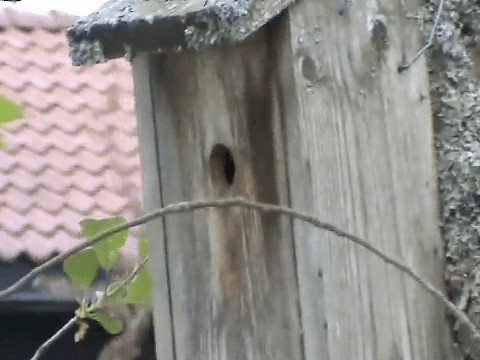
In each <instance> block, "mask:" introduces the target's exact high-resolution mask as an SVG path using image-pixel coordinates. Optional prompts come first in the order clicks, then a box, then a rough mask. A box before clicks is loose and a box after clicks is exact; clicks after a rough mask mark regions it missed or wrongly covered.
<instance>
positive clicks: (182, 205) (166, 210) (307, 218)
mask: <svg viewBox="0 0 480 360" xmlns="http://www.w3.org/2000/svg"><path fill="white" fill-rule="evenodd" d="M233 206H242V207H247V208H252V209H256V210H259V211H263V212H271V213H278V214H283V215H287V216H289V217H291V218H295V219H298V220H301V221H304V222H306V223H309V224H311V225H313V226H315V227H317V228H319V229H323V230H326V231H329V232H332V233H334V234H335V235H337V236H339V237H342V238H345V239H347V240H349V241H351V242H353V243H355V244H357V245H358V246H360V247H362V248H364V249H366V250H368V251H369V252H371V253H373V254H374V255H376V256H378V257H379V258H380V259H382V260H383V261H384V262H385V263H387V264H389V265H392V266H393V267H394V268H396V269H397V270H399V271H400V272H402V273H404V274H405V275H407V276H408V277H409V278H411V279H412V280H414V281H415V282H416V283H417V284H419V285H420V286H421V287H422V288H423V289H424V290H426V291H427V292H428V293H430V294H431V295H433V296H434V297H435V298H436V299H438V300H439V301H440V302H441V303H442V304H443V305H444V306H445V307H446V308H447V309H448V310H449V311H450V312H451V313H452V314H453V315H454V316H455V317H457V318H458V320H459V321H460V322H461V323H463V324H464V325H466V326H467V327H468V328H469V329H470V331H471V332H472V334H473V335H474V337H475V338H477V339H480V332H479V330H478V329H477V328H476V327H475V325H474V324H473V322H472V321H471V320H470V319H469V318H468V316H467V315H466V314H465V313H464V312H463V311H462V310H460V309H459V308H458V307H457V306H456V305H455V304H454V303H453V302H451V301H450V300H449V299H448V298H447V297H446V296H445V295H444V294H443V293H442V291H441V290H439V289H437V288H436V287H435V286H433V285H432V284H431V283H430V282H428V281H427V280H424V279H423V278H422V277H421V276H420V275H419V274H417V272H416V271H415V270H413V269H412V268H411V267H409V266H407V265H404V264H402V263H401V262H399V261H398V260H396V259H394V258H393V257H391V256H390V255H387V254H384V253H383V252H382V251H381V250H379V249H377V248H376V247H375V246H373V245H372V244H370V243H368V242H367V241H366V240H364V239H362V238H360V237H358V236H356V235H353V234H350V233H348V232H346V231H344V230H342V229H340V228H338V227H336V226H335V225H332V224H330V223H327V222H324V221H321V220H319V219H317V218H315V217H314V216H311V215H309V214H306V213H303V212H300V211H297V210H294V209H291V208H289V207H285V206H280V205H272V204H265V203H260V202H256V201H251V200H245V199H242V198H233V199H217V200H196V201H187V202H179V203H175V204H171V205H167V206H165V207H163V208H160V209H157V210H155V211H152V212H150V213H148V214H146V215H144V216H141V217H139V218H137V219H135V220H133V221H131V222H128V223H126V224H122V225H118V226H114V227H112V228H110V229H108V230H106V231H104V232H102V233H100V234H98V235H97V236H95V237H94V238H93V239H91V241H89V242H85V243H82V244H80V245H77V246H76V247H75V248H73V249H71V250H70V251H67V252H66V253H64V254H61V255H58V256H56V257H54V258H52V259H50V260H49V261H47V262H46V263H44V264H43V265H40V266H38V267H36V268H35V269H33V270H32V271H30V272H29V273H28V274H27V275H25V276H24V277H22V278H21V279H20V280H19V281H17V282H16V283H15V284H13V285H12V286H10V287H9V288H7V289H6V290H4V291H2V292H0V298H2V297H6V296H9V295H10V294H13V293H14V292H16V291H18V290H19V289H20V288H22V287H23V286H25V284H27V283H28V282H29V281H30V280H32V279H34V278H35V277H36V276H37V275H38V274H40V273H41V272H42V271H45V270H46V269H48V268H49V267H51V266H53V265H56V264H58V263H60V262H62V261H63V260H65V259H66V258H67V257H68V256H70V255H72V254H74V253H76V252H78V251H80V250H83V249H84V248H86V247H88V246H92V245H94V244H96V243H98V242H99V241H101V240H103V239H105V238H108V237H109V236H111V235H113V234H115V233H117V232H119V231H122V230H126V229H128V228H131V227H134V226H139V225H142V224H145V223H147V222H149V221H151V220H153V219H156V218H160V217H164V216H165V215H167V214H174V213H183V212H188V211H194V210H198V209H203V208H213V207H214V208H222V207H223V208H225V207H233Z"/></svg>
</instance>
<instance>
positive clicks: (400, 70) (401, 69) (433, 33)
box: [398, 0, 444, 73]
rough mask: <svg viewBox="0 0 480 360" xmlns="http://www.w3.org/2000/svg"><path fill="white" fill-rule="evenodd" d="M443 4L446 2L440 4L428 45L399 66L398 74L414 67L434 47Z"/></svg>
mask: <svg viewBox="0 0 480 360" xmlns="http://www.w3.org/2000/svg"><path fill="white" fill-rule="evenodd" d="M443 2H444V0H440V2H439V3H438V9H437V13H436V14H435V20H434V21H433V27H432V31H430V36H429V37H428V41H427V43H426V44H425V46H424V47H422V48H421V49H420V50H418V52H417V53H416V54H415V56H414V57H413V58H412V59H411V60H410V61H409V62H407V63H404V64H401V65H399V66H398V72H399V73H401V72H404V71H405V70H407V69H408V68H409V67H410V66H412V64H413V63H414V62H415V61H417V59H418V58H419V57H420V56H422V55H423V53H424V52H425V51H427V50H428V49H429V48H431V47H432V45H433V37H434V36H435V31H436V30H437V26H438V22H439V21H440V15H441V14H442V11H443Z"/></svg>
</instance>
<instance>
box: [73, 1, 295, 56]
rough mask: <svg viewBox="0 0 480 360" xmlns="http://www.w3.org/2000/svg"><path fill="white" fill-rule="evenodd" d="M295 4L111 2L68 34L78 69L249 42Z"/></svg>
mask: <svg viewBox="0 0 480 360" xmlns="http://www.w3.org/2000/svg"><path fill="white" fill-rule="evenodd" d="M292 2H293V0H188V1H187V0H168V1H165V0H110V1H109V2H107V3H106V4H104V5H103V6H102V7H101V8H100V9H99V10H98V11H96V12H94V13H93V14H91V15H89V16H87V17H85V18H82V19H80V20H79V21H77V22H76V24H75V25H74V26H73V27H71V28H70V29H69V30H68V38H69V42H70V48H71V57H72V60H73V63H74V65H90V64H95V63H101V62H105V61H107V60H109V59H114V58H118V57H122V56H125V57H127V58H130V57H132V56H133V55H134V54H135V53H137V52H174V51H182V50H187V49H193V50H200V49H204V48H208V47H211V46H215V45H220V44H234V43H236V42H239V41H242V40H244V39H245V38H246V37H248V36H249V35H251V34H252V33H253V32H254V31H255V30H257V29H259V28H260V27H262V26H263V25H264V24H266V23H267V22H268V21H269V20H270V19H272V18H273V17H274V16H276V15H278V14H279V13H280V12H281V11H282V10H283V9H285V8H286V7H287V6H288V5H289V4H291V3H292Z"/></svg>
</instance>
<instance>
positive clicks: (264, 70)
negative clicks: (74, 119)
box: [68, 0, 452, 360]
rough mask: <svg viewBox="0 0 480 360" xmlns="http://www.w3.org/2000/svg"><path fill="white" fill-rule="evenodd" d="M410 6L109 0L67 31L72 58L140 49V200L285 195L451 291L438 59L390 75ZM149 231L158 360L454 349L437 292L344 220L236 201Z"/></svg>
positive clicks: (363, 359) (287, 201) (406, 53)
mask: <svg viewBox="0 0 480 360" xmlns="http://www.w3.org/2000/svg"><path fill="white" fill-rule="evenodd" d="M400 3H401V2H400V1H390V0H381V1H379V3H375V6H373V5H372V4H373V3H372V1H370V0H359V1H356V2H354V3H353V4H350V3H349V2H347V1H345V2H343V1H340V0H339V1H338V3H336V2H335V1H324V0H315V1H313V0H299V1H298V2H297V3H295V4H293V3H292V1H290V0H218V1H214V0H206V1H205V0H192V1H184V0H171V1H163V0H111V1H110V2H108V3H106V4H105V5H104V6H102V7H101V8H100V9H99V10H98V11H97V12H95V13H93V14H91V15H90V16H87V17H85V18H83V19H81V20H79V21H78V22H77V23H76V25H74V26H73V27H72V28H71V29H70V30H69V33H68V36H69V41H70V45H71V56H72V59H73V63H74V64H75V65H91V64H95V63H99V62H104V61H108V60H109V59H113V58H116V57H121V56H125V57H127V58H128V59H129V60H131V64H132V67H133V76H134V83H135V96H136V111H137V119H138V129H139V134H138V135H139V140H140V144H141V145H140V147H141V157H142V167H143V178H144V205H145V210H146V211H149V210H153V209H155V208H159V207H162V206H164V205H167V204H170V203H174V202H178V201H188V200H196V199H213V198H230V197H238V196H241V197H244V198H247V199H251V200H255V201H260V202H264V203H271V204H278V205H284V206H288V207H293V208H295V209H299V210H302V211H304V212H308V213H311V214H313V215H315V216H317V217H319V218H320V219H322V220H323V221H327V222H331V223H333V224H336V225H337V226H339V227H341V228H343V229H345V230H346V231H349V232H352V233H355V234H357V235H358V236H360V237H363V238H366V239H367V240H368V241H369V242H370V243H371V244H372V245H374V246H376V247H377V248H379V249H381V250H382V251H383V252H385V253H387V254H390V255H392V256H394V257H395V258H398V259H399V260H401V261H402V262H404V263H406V264H408V265H409V266H412V267H414V268H415V269H416V270H417V271H418V272H419V273H420V274H421V275H422V276H424V277H425V278H426V279H428V280H429V281H431V282H432V283H434V284H436V285H437V286H439V287H442V271H443V270H442V264H443V254H442V244H441V239H440V235H439V228H438V214H437V213H438V208H437V201H436V197H437V195H436V191H437V190H436V175H435V171H434V156H433V133H432V124H431V120H430V103H429V101H428V94H429V92H428V91H429V90H428V82H427V71H426V66H425V62H424V60H423V58H421V59H420V60H419V61H418V62H417V63H415V65H414V66H412V67H411V68H409V69H408V71H405V72H403V73H402V74H400V73H398V71H397V66H398V65H399V64H400V63H401V62H403V61H405V60H406V59H408V58H409V57H411V56H413V55H414V54H415V52H416V51H417V49H418V48H419V47H420V46H421V41H420V37H419V34H418V30H417V28H416V26H415V23H413V22H412V21H411V20H410V19H408V18H407V17H405V16H403V15H402V14H403V12H402V11H403V10H402V9H401V5H400ZM406 3H407V4H406V5H405V6H406V7H407V10H408V9H412V12H413V9H415V6H417V5H418V4H417V2H416V1H407V2H406ZM146 229H147V235H148V238H149V241H150V243H151V269H152V273H153V278H154V286H155V288H154V306H153V307H154V310H153V311H154V320H155V321H154V322H155V332H156V347H157V358H158V359H160V360H173V359H175V360H187V359H188V360H213V359H215V360H217V359H223V360H234V359H238V360H297V359H298V360H300V359H302V360H319V359H335V360H336V359H339V360H340V359H345V360H348V359H355V360H370V359H451V358H452V355H451V347H450V344H451V341H450V338H449V335H448V334H449V332H448V326H447V324H446V320H445V316H444V315H443V309H442V308H441V305H440V304H438V303H437V302H436V301H435V300H434V299H433V298H431V297H430V295H429V294H427V293H425V292H424V290H423V289H421V288H420V287H418V285H417V284H415V283H414V282H412V281H411V280H409V279H408V278H405V277H404V276H403V275H402V274H400V273H398V271H397V270H396V269H394V268H392V267H390V266H389V265H388V264H385V263H384V262H382V261H381V260H380V259H378V258H376V257H375V256H373V255H372V254H371V253H368V252H367V251H366V250H364V249H361V248H358V247H356V246H355V245H354V244H350V243H348V242H346V241H345V239H342V238H339V237H337V236H336V235H334V234H330V233H325V232H322V231H320V230H318V229H316V228H313V227H312V226H310V225H308V224H303V223H300V222H297V221H292V219H289V218H287V217H282V216H281V215H278V214H272V213H262V212H257V211H253V210H251V209H246V208H242V207H229V208H220V209H215V208H214V209H207V210H200V211H196V212H193V213H182V214H178V215H172V216H169V217H166V218H164V219H157V220H154V221H151V222H149V223H148V224H147V226H146Z"/></svg>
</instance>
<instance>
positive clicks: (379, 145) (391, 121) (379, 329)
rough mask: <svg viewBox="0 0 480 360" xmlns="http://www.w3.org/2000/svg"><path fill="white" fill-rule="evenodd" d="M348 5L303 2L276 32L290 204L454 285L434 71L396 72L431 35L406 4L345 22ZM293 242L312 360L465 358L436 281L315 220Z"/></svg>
mask: <svg viewBox="0 0 480 360" xmlns="http://www.w3.org/2000/svg"><path fill="white" fill-rule="evenodd" d="M341 3H343V1H342V2H340V1H338V2H334V1H327V0H318V1H300V2H298V3H296V4H295V5H294V6H292V7H291V8H290V9H289V11H288V15H287V16H285V17H283V18H282V20H281V21H280V24H277V25H274V26H273V27H272V29H271V31H272V33H274V34H277V35H276V36H277V38H276V39H277V43H276V49H277V54H276V58H277V59H278V63H277V70H276V73H277V74H278V75H279V77H280V82H281V85H280V87H279V88H280V89H281V99H282V101H281V103H282V117H283V119H284V126H285V139H286V143H287V154H288V156H287V159H288V175H289V180H290V194H291V204H292V206H293V207H296V208H302V209H304V210H306V211H309V212H313V213H315V214H316V215H318V217H320V218H321V219H323V220H326V221H330V222H332V223H335V224H337V225H339V226H341V227H342V228H345V229H346V230H349V231H350V232H353V233H356V234H358V235H360V236H362V237H365V238H367V239H368V240H369V241H371V242H372V243H373V244H375V245H376V246H377V247H379V248H380V249H382V250H383V251H384V252H386V253H388V254H395V255H397V257H398V258H399V259H401V260H402V261H403V262H405V263H407V264H411V265H412V266H413V267H414V268H415V269H417V270H419V271H420V273H421V274H422V275H423V276H424V277H425V278H427V279H428V280H429V281H431V282H433V283H434V284H435V285H437V286H439V287H442V286H443V285H442V274H443V269H442V244H441V240H440V235H439V230H438V226H439V221H438V214H437V213H438V205H437V202H436V193H437V189H436V183H435V181H434V179H435V178H436V174H435V172H434V159H433V144H432V141H433V134H432V124H431V119H430V104H429V99H428V85H427V71H426V67H425V63H424V60H423V59H421V60H420V61H418V62H417V63H416V64H415V65H414V66H413V67H412V68H411V69H410V70H408V71H407V72H406V73H404V74H398V72H397V70H396V69H397V66H398V65H399V63H400V62H401V61H402V60H405V59H406V58H410V57H411V56H413V55H414V53H415V52H416V51H417V49H418V48H419V47H420V45H421V43H420V41H419V36H418V34H417V32H418V31H417V30H418V29H417V27H416V24H415V23H414V22H412V21H411V20H408V19H406V17H405V15H404V14H405V9H404V8H403V5H402V1H400V0H398V1H391V0H382V1H374V0H359V1H356V2H354V3H353V6H352V8H351V9H350V10H349V11H348V12H347V14H346V15H344V16H341V15H340V14H339V13H338V10H339V8H340V5H341ZM415 4H416V2H415ZM415 4H414V2H413V1H412V2H410V3H409V5H410V6H413V5H415ZM409 10H411V9H409ZM286 38H289V39H290V41H289V42H287V41H285V39H286ZM294 236H295V243H296V251H297V261H298V276H299V286H300V298H301V311H302V315H303V328H304V333H305V335H304V336H305V358H306V359H308V360H317V359H331V360H336V359H356V360H362V359H363V360H370V359H381V360H383V359H404V360H405V359H452V358H453V355H452V352H451V340H450V337H449V333H448V325H447V323H446V321H445V316H444V312H443V308H442V307H441V305H440V304H438V303H437V302H436V301H435V300H434V299H432V298H431V296H430V295H429V294H426V293H425V292H424V290H423V289H421V288H419V287H418V286H417V285H416V284H414V283H412V281H410V280H409V279H407V278H405V277H404V276H402V275H400V274H399V273H398V271H396V270H395V269H393V268H391V267H389V266H387V265H385V264H384V263H382V262H381V260H379V259H377V258H374V257H373V256H372V255H371V254H368V253H366V252H365V251H364V250H362V249H358V248H356V247H355V246H354V245H351V244H348V243H346V242H345V241H344V240H342V239H338V238H335V237H334V236H332V235H329V234H325V233H319V232H318V231H317V230H314V229H311V228H310V227H308V226H305V225H303V224H295V226H294Z"/></svg>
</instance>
